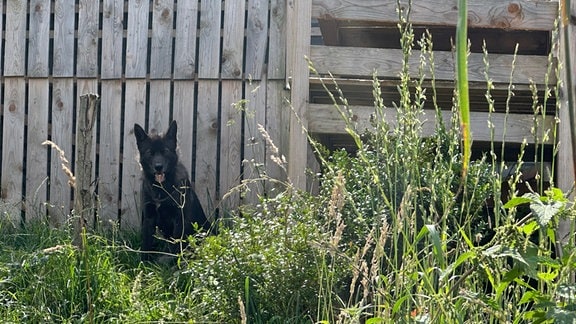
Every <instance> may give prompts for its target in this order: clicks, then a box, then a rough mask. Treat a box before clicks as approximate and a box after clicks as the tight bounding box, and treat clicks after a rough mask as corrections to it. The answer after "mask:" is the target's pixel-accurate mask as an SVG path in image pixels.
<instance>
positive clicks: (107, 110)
mask: <svg viewBox="0 0 576 324" xmlns="http://www.w3.org/2000/svg"><path fill="white" fill-rule="evenodd" d="M101 89H102V90H101V92H102V94H101V95H100V120H99V123H100V140H99V145H98V151H99V152H98V153H99V163H98V196H99V198H100V204H101V205H100V211H99V216H100V221H101V222H103V224H109V221H111V222H116V221H118V210H119V203H118V185H119V184H120V128H121V124H120V123H121V121H122V116H121V112H122V110H121V109H120V107H121V106H122V102H121V100H122V81H120V80H103V81H102V84H101Z"/></svg>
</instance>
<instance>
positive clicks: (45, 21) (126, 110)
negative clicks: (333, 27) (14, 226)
mask: <svg viewBox="0 0 576 324" xmlns="http://www.w3.org/2000/svg"><path fill="white" fill-rule="evenodd" d="M0 7H1V8H0V11H1V12H2V13H3V15H2V16H1V17H0V20H2V19H3V20H4V21H0V26H4V30H1V32H2V35H3V42H2V43H1V44H3V47H2V48H0V54H1V55H0V57H1V60H2V64H1V67H0V68H1V72H2V90H3V91H2V98H1V102H2V103H3V108H2V110H1V113H0V121H1V124H0V134H2V141H1V144H0V145H1V146H0V159H1V173H0V182H1V200H0V204H1V206H0V211H1V212H3V213H5V214H6V215H8V216H9V217H10V218H11V219H13V220H14V221H20V220H21V219H26V220H28V219H32V218H34V217H39V216H42V215H46V213H48V214H49V219H50V220H51V222H53V223H54V224H62V223H63V222H64V221H65V220H66V219H67V215H69V211H70V206H71V198H72V197H71V196H72V190H71V188H70V186H69V184H68V177H67V175H66V174H65V173H64V172H63V171H62V166H61V160H60V158H59V154H58V153H57V152H56V151H54V150H52V149H50V148H49V147H47V146H45V145H42V143H43V142H44V141H45V140H51V141H53V142H54V143H56V144H57V145H59V146H60V148H61V149H62V150H63V151H64V152H65V154H66V157H67V158H68V160H70V161H73V157H74V156H73V154H74V153H73V152H74V147H73V144H74V138H75V134H76V130H75V120H76V116H75V112H76V107H77V105H78V104H79V96H80V95H82V94H85V93H97V94H99V95H100V99H101V100H100V109H99V113H98V118H97V122H96V129H97V132H96V134H95V138H96V141H95V146H94V150H93V151H94V152H95V153H94V165H93V172H94V179H95V186H94V189H95V191H96V192H97V194H98V198H99V204H100V208H99V214H100V215H99V216H100V220H101V221H103V222H108V221H114V222H117V221H121V223H122V225H130V226H133V227H138V226H139V198H138V191H139V189H140V185H139V181H140V169H139V165H138V163H137V159H136V156H137V148H136V144H135V140H134V136H133V125H134V123H140V124H141V125H145V128H146V129H148V130H151V129H157V130H158V131H161V132H163V131H165V130H166V129H167V127H168V124H169V121H170V120H172V119H175V120H177V121H178V123H179V129H178V132H179V134H178V135H179V141H180V152H181V159H182V160H183V162H184V164H185V165H186V166H187V167H188V169H189V171H190V173H191V175H192V179H193V181H194V182H195V187H196V190H197V192H198V194H199V196H200V199H201V201H202V204H203V205H204V207H205V209H207V210H208V211H209V212H211V213H212V212H214V210H215V209H216V208H217V207H223V208H232V207H234V206H235V205H238V203H239V201H240V199H241V198H244V199H254V197H256V193H262V190H263V189H262V187H261V186H257V185H252V186H250V187H249V189H250V190H244V191H243V192H244V194H245V195H246V196H244V194H243V196H242V197H240V196H239V195H238V194H237V193H236V194H232V195H230V196H229V198H228V199H227V200H226V201H223V200H222V196H223V195H224V194H225V193H227V192H229V190H230V189H231V188H233V187H236V186H238V185H239V184H240V183H241V180H243V179H251V178H257V177H258V176H259V174H258V172H255V171H254V170H256V169H255V168H253V166H257V167H258V168H260V169H266V168H267V167H268V169H267V172H268V173H267V174H268V175H269V176H272V177H282V176H283V175H282V170H281V168H279V167H277V166H275V165H273V163H271V162H270V160H269V159H267V156H268V155H267V152H266V150H267V148H266V145H265V142H264V140H263V137H262V136H261V135H260V133H259V131H258V125H262V126H264V128H265V129H266V130H267V131H268V133H269V135H270V137H271V138H272V139H273V140H274V141H275V142H276V143H277V145H278V146H279V147H280V149H281V150H283V149H284V148H285V147H286V145H287V143H286V133H287V126H286V125H287V118H289V111H290V110H289V109H288V106H287V104H286V102H287V101H286V100H285V99H286V97H287V95H288V94H287V92H286V90H285V88H286V81H287V75H286V65H287V64H286V57H287V54H286V44H287V36H286V15H287V10H288V9H287V8H289V5H288V4H287V3H286V1H285V0H270V1H260V0H247V1H244V0H234V1H220V0H214V1H196V0H190V1H182V0H180V1H177V0H155V1H148V0H101V1H94V0H53V1H46V0H30V1H21V0H3V1H0ZM0 28H1V27H0ZM0 46H2V45H0ZM302 60H303V59H302ZM72 167H73V166H72ZM46 202H47V203H46Z"/></svg>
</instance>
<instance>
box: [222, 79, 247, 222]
mask: <svg viewBox="0 0 576 324" xmlns="http://www.w3.org/2000/svg"><path fill="white" fill-rule="evenodd" d="M242 98H243V95H242V81H232V80H224V81H222V113H221V117H220V163H219V168H220V190H219V193H220V194H219V198H220V197H224V196H226V197H227V199H223V201H222V206H221V208H222V209H223V210H224V211H227V210H234V209H235V208H236V207H238V203H239V201H240V196H239V194H238V193H239V192H238V188H237V186H238V185H239V184H240V166H241V164H242V160H241V157H242V107H241V106H240V104H241V102H240V101H241V99H242ZM233 188H235V190H234V191H231V190H232V189H233Z"/></svg>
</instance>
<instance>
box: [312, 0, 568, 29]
mask: <svg viewBox="0 0 576 324" xmlns="http://www.w3.org/2000/svg"><path fill="white" fill-rule="evenodd" d="M457 4H458V1H457V0H427V1H412V8H411V11H410V22H411V23H412V24H418V25H448V26H456V21H457V19H456V17H457V16H458V5H457ZM402 6H403V7H405V6H407V3H403V4H402ZM396 9H397V4H396V1H381V0H313V5H312V16H313V17H316V18H323V17H329V18H331V19H342V20H365V21H378V22H389V23H396V22H398V13H397V10H396ZM557 13H558V2H557V1H502V0H474V1H468V27H481V28H505V29H520V30H523V29H531V30H552V29H553V28H554V20H555V19H556V16H557Z"/></svg>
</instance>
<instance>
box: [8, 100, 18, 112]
mask: <svg viewBox="0 0 576 324" xmlns="http://www.w3.org/2000/svg"><path fill="white" fill-rule="evenodd" d="M8 110H9V111H10V112H15V111H16V105H15V104H14V103H13V102H11V103H10V105H9V106H8Z"/></svg>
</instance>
